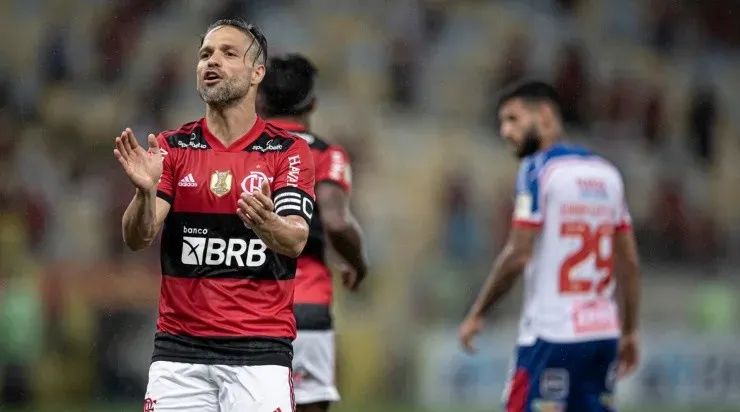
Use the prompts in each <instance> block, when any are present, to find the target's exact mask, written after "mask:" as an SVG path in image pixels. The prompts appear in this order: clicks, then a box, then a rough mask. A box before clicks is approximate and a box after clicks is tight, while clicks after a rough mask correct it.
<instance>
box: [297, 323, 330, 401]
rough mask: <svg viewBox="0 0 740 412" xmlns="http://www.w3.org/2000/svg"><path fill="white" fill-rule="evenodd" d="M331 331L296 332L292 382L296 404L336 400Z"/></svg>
mask: <svg viewBox="0 0 740 412" xmlns="http://www.w3.org/2000/svg"><path fill="white" fill-rule="evenodd" d="M334 346H335V345H334V331H331V330H321V331H313V330H309V331H300V330H299V331H298V336H297V337H296V339H295V340H294V341H293V385H294V389H295V402H296V404H297V405H308V404H312V403H319V402H337V401H339V391H337V387H336V383H335V381H334V376H335V357H336V355H335V347H334Z"/></svg>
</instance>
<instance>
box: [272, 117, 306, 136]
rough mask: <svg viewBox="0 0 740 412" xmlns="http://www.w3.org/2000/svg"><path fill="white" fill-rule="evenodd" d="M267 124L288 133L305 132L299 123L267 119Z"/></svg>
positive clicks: (304, 128)
mask: <svg viewBox="0 0 740 412" xmlns="http://www.w3.org/2000/svg"><path fill="white" fill-rule="evenodd" d="M267 122H268V123H270V124H273V125H275V126H277V127H279V128H281V129H285V130H287V131H289V132H298V133H300V132H305V131H306V126H304V125H302V124H301V123H298V122H294V121H291V120H282V119H268V120H267Z"/></svg>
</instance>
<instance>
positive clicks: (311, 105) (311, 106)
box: [308, 96, 316, 113]
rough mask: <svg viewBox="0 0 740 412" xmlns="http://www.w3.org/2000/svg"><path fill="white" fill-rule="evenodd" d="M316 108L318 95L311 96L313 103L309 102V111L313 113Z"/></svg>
mask: <svg viewBox="0 0 740 412" xmlns="http://www.w3.org/2000/svg"><path fill="white" fill-rule="evenodd" d="M314 110H316V96H314V97H312V98H311V103H309V104H308V112H309V113H311V112H313V111H314Z"/></svg>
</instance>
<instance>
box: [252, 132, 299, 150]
mask: <svg viewBox="0 0 740 412" xmlns="http://www.w3.org/2000/svg"><path fill="white" fill-rule="evenodd" d="M293 143H295V139H294V138H289V137H282V136H270V135H268V134H264V133H263V134H262V135H260V137H258V138H257V140H255V141H254V142H253V143H252V144H250V145H249V146H247V147H246V148H245V149H244V151H247V152H260V153H267V152H285V151H287V150H288V149H289V148H290V146H293Z"/></svg>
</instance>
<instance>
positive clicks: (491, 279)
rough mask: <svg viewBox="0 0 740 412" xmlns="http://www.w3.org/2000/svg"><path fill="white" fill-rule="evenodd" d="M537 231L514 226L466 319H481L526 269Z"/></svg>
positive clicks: (536, 229)
mask: <svg viewBox="0 0 740 412" xmlns="http://www.w3.org/2000/svg"><path fill="white" fill-rule="evenodd" d="M538 233H539V228H533V227H514V228H512V230H511V232H510V234H509V238H508V240H507V241H506V245H505V246H504V249H503V251H502V252H501V254H499V255H498V257H497V258H496V261H495V262H494V264H493V269H491V273H490V274H489V275H488V279H487V280H486V283H485V284H484V285H483V289H482V290H481V292H480V294H479V295H478V298H477V299H476V300H475V303H473V306H472V307H471V308H470V312H469V315H468V316H471V317H476V318H482V317H483V316H485V314H486V313H487V312H488V310H489V309H490V308H491V307H493V306H495V305H496V304H497V303H499V302H500V301H501V299H502V298H503V297H504V296H506V294H507V293H508V292H509V291H510V290H511V288H512V287H513V286H514V284H515V283H516V281H517V279H519V277H520V276H521V274H522V272H524V268H526V267H527V264H528V263H529V259H530V257H531V256H532V249H533V247H534V240H535V238H536V236H537V234H538Z"/></svg>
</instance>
